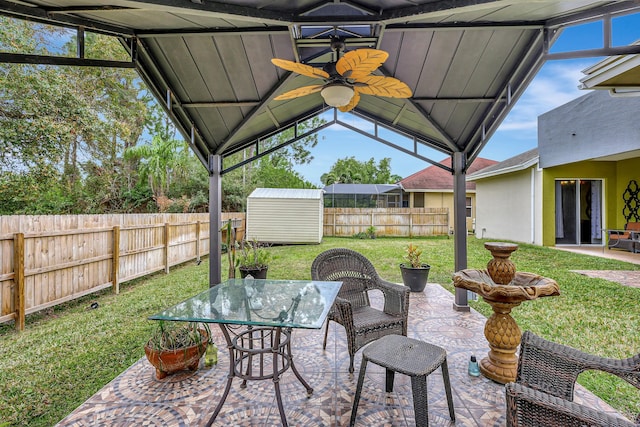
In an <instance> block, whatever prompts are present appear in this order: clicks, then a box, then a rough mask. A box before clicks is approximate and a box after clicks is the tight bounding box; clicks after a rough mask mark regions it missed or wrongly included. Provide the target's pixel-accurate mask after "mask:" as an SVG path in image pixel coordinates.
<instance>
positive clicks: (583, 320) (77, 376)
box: [0, 237, 640, 426]
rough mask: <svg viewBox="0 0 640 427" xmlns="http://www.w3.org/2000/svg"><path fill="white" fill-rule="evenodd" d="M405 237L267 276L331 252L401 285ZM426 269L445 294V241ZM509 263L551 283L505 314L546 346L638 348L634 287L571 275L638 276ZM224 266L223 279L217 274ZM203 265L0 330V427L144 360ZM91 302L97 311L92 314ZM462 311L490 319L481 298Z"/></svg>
mask: <svg viewBox="0 0 640 427" xmlns="http://www.w3.org/2000/svg"><path fill="white" fill-rule="evenodd" d="M408 242H409V239H406V238H378V239H375V240H371V239H362V240H361V239H352V238H325V239H324V241H323V243H322V244H320V245H300V246H276V247H273V248H271V249H270V251H271V252H272V253H273V259H272V260H271V262H270V265H269V277H270V278H273V279H278V278H282V279H285V278H286V279H308V278H310V267H311V263H312V261H313V259H314V258H315V257H316V255H318V254H319V253H320V252H322V251H324V250H326V249H329V248H333V247H349V248H351V249H354V250H356V251H358V252H361V253H362V254H364V255H365V256H366V257H367V258H369V259H370V260H371V261H372V262H373V264H374V265H375V266H376V268H377V270H378V272H379V273H380V275H381V276H382V277H384V278H385V279H387V280H390V281H393V282H401V281H402V279H401V274H400V269H399V267H398V265H399V263H400V262H402V257H403V255H404V253H405V252H404V249H405V247H406V245H407V243H408ZM412 242H414V243H417V244H418V245H419V246H420V248H421V249H423V259H424V260H425V261H426V262H428V263H429V264H430V265H431V272H430V275H429V281H430V282H435V283H440V284H442V285H443V286H444V287H445V288H447V289H448V290H450V291H453V285H452V280H451V276H452V274H453V271H454V248H453V239H447V238H446V237H445V238H428V239H427V238H414V239H412ZM483 243H484V242H483V241H481V240H477V239H474V238H472V237H470V238H469V242H468V248H467V250H468V267H469V268H485V266H486V264H487V262H488V261H489V259H490V254H489V252H488V251H486V250H485V249H484V247H483ZM512 260H513V261H514V262H515V264H516V268H517V270H518V271H529V272H534V273H537V274H541V275H543V276H547V277H551V278H553V279H555V280H556V281H557V282H558V283H559V284H560V292H561V295H560V296H559V297H552V298H543V299H540V300H536V301H530V302H526V303H523V304H522V305H520V306H519V307H518V308H516V309H515V310H514V311H513V317H514V318H515V319H516V321H517V322H518V324H519V325H520V327H521V328H522V329H523V330H525V329H528V330H531V331H533V332H535V333H536V334H539V335H541V336H543V337H545V338H547V339H550V340H553V341H556V342H560V343H563V344H567V345H570V346H572V347H575V348H578V349H581V350H584V351H587V352H589V353H595V354H598V355H601V356H606V357H616V358H621V357H629V356H631V355H632V354H636V353H637V352H638V351H639V350H638V349H640V334H638V330H640V304H638V301H639V300H640V289H638V288H629V287H625V286H621V285H618V284H616V283H612V282H608V281H606V280H601V279H592V278H588V277H585V276H582V275H580V274H576V273H572V272H571V271H570V270H599V269H602V270H640V266H637V265H633V264H628V263H624V262H620V261H615V260H609V259H604V258H597V257H592V256H588V255H580V254H572V253H569V252H563V251H557V250H554V249H550V248H543V247H538V246H533V245H525V244H519V249H518V250H517V251H516V252H514V254H513V256H512ZM225 261H226V259H223V263H222V268H223V277H226V274H227V273H226V270H225V269H226V262H225ZM208 271H209V270H208V262H203V263H202V264H201V265H199V266H197V265H195V264H194V263H189V264H187V265H184V266H181V267H177V268H174V269H172V270H171V274H169V275H164V274H157V275H154V276H152V277H149V278H145V279H138V280H136V281H133V282H129V283H127V284H124V285H122V286H121V292H120V294H119V295H113V294H111V293H110V292H108V291H104V292H102V293H100V294H96V295H92V296H90V297H85V298H82V299H79V300H77V301H74V302H71V303H67V304H64V305H60V306H57V307H54V308H52V309H49V310H46V311H44V312H41V313H39V314H34V315H31V316H28V317H27V325H26V329H25V331H24V332H22V333H17V332H15V331H14V329H13V325H0V426H1V425H4V424H5V423H6V424H7V425H20V426H51V425H53V424H55V423H56V422H58V421H60V420H61V419H62V418H64V417H65V416H66V415H67V414H69V413H70V412H71V411H73V410H74V409H75V408H77V407H78V406H79V405H80V404H82V403H83V402H84V401H85V400H87V399H88V398H89V397H91V396H92V395H93V394H95V393H96V392H97V391H98V390H100V388H102V387H103V386H104V385H105V384H107V383H108V382H109V381H111V380H112V379H113V378H115V377H116V376H117V375H119V374H120V373H121V372H123V371H124V370H125V369H127V368H128V367H129V366H131V365H132V364H133V363H134V362H135V361H137V360H138V359H139V358H140V357H143V356H144V350H143V346H144V344H145V342H146V341H147V340H148V337H149V336H150V334H151V331H152V329H153V322H152V321H149V320H147V316H149V315H151V314H155V313H157V312H158V311H160V310H162V309H164V308H166V307H168V306H171V305H173V304H175V303H177V302H180V301H182V300H184V299H186V298H188V297H190V296H193V295H195V294H196V293H199V292H201V291H203V290H205V289H206V288H207V287H208ZM93 302H97V303H98V305H99V308H97V309H91V308H90V306H91V303H93ZM470 305H471V306H472V307H474V308H475V309H477V310H478V311H480V312H481V313H483V314H484V315H485V316H489V315H491V308H490V306H489V305H488V304H486V303H484V302H483V301H472V302H470ZM580 382H581V383H582V384H583V385H585V386H586V387H587V388H589V389H590V390H591V391H593V392H594V393H595V394H597V395H598V396H600V397H601V398H602V399H604V400H605V401H607V402H608V403H610V404H611V405H612V406H614V407H615V408H616V409H618V410H619V411H621V412H622V413H624V414H625V415H627V416H628V417H632V414H633V417H635V414H637V413H638V412H640V395H639V393H638V391H637V389H635V388H633V387H632V386H630V385H627V384H626V383H625V382H624V381H622V380H618V379H615V378H612V377H610V376H608V375H596V374H593V373H591V372H588V373H585V374H583V375H581V376H580Z"/></svg>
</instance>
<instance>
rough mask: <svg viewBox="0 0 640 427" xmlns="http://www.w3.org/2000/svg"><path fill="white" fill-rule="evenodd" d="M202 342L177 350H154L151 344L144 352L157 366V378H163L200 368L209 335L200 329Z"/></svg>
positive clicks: (145, 347)
mask: <svg viewBox="0 0 640 427" xmlns="http://www.w3.org/2000/svg"><path fill="white" fill-rule="evenodd" d="M200 334H201V335H202V342H201V343H200V344H198V345H192V346H190V347H185V348H180V349H176V350H153V349H151V348H150V347H149V345H148V344H147V345H145V346H144V353H145V355H146V356H147V359H148V360H149V362H150V363H151V364H152V365H153V366H154V367H155V368H156V378H157V379H159V380H161V379H163V378H164V377H166V376H167V375H169V374H173V373H175V372H178V371H183V370H185V369H189V370H191V371H195V370H196V369H198V364H199V363H200V358H201V357H202V356H203V355H204V353H205V351H206V350H207V342H208V340H209V335H208V334H207V332H206V331H205V330H203V329H200Z"/></svg>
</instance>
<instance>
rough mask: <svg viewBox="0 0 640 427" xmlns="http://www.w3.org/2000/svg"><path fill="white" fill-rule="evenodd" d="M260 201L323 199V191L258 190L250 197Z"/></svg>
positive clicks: (294, 189)
mask: <svg viewBox="0 0 640 427" xmlns="http://www.w3.org/2000/svg"><path fill="white" fill-rule="evenodd" d="M249 197H251V198H258V199H321V198H322V190H317V189H300V188H256V189H255V190H253V191H252V192H251V194H250V195H249Z"/></svg>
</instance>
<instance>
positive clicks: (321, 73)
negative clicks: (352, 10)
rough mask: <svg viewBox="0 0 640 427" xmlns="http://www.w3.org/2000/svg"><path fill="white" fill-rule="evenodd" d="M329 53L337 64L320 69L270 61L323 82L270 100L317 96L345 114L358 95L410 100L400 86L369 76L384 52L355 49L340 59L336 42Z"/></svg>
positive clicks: (339, 42) (405, 88)
mask: <svg viewBox="0 0 640 427" xmlns="http://www.w3.org/2000/svg"><path fill="white" fill-rule="evenodd" d="M331 49H333V50H334V51H335V52H336V57H337V60H336V61H332V62H328V63H326V64H325V65H324V67H322V69H320V68H316V67H312V66H310V65H306V64H301V63H299V62H293V61H287V60H286V59H278V58H273V59H272V60H271V62H272V63H273V64H274V65H276V66H278V67H280V68H282V69H285V70H287V71H293V72H295V73H298V74H302V75H303V76H307V77H316V78H319V79H323V80H324V83H322V84H317V85H310V86H303V87H300V88H298V89H294V90H290V91H289V92H285V93H283V94H282V95H279V96H277V97H275V98H274V99H275V100H278V101H280V100H284V99H292V98H297V97H299V96H305V95H310V94H312V93H316V92H320V95H322V98H324V100H325V102H326V103H327V104H328V105H330V106H332V107H337V108H338V109H339V110H340V111H343V112H346V111H350V110H352V109H353V108H354V107H355V106H356V105H358V102H359V101H360V95H361V94H364V95H374V96H386V97H389V98H409V97H410V96H411V89H409V86H407V85H406V84H405V83H404V82H402V81H400V80H398V79H396V78H394V77H385V76H374V75H372V74H371V73H372V72H373V71H375V70H376V69H378V67H380V66H381V65H382V64H383V63H384V61H386V60H387V58H388V57H389V54H388V53H387V52H385V51H383V50H378V49H356V50H351V51H349V52H347V53H345V54H344V55H342V57H341V56H340V51H341V50H344V42H343V41H342V40H340V39H337V38H333V39H332V40H331Z"/></svg>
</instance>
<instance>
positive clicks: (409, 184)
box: [400, 157, 498, 191]
mask: <svg viewBox="0 0 640 427" xmlns="http://www.w3.org/2000/svg"><path fill="white" fill-rule="evenodd" d="M496 163H498V162H497V161H495V160H490V159H484V158H482V157H478V158H477V159H475V160H474V162H473V163H472V164H471V166H470V167H469V169H468V170H467V173H468V174H470V173H473V172H475V171H478V170H480V169H484V168H486V167H488V166H491V165H494V164H496ZM440 164H442V165H445V166H447V167H451V157H447V158H446V159H444V160H443V161H441V162H440ZM400 185H402V188H404V189H405V191H411V190H437V191H453V175H452V174H451V173H450V172H447V171H446V170H444V169H442V168H441V167H439V166H435V165H434V166H429V167H428V168H426V169H423V170H421V171H419V172H416V173H414V174H413V175H410V176H408V177H406V178H405V179H403V180H402V181H400ZM475 189H476V184H475V182H467V190H475Z"/></svg>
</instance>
